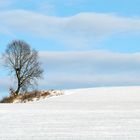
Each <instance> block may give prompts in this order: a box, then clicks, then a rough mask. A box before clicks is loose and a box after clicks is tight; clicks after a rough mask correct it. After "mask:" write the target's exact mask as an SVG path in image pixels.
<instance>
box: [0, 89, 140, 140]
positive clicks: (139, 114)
mask: <svg viewBox="0 0 140 140" xmlns="http://www.w3.org/2000/svg"><path fill="white" fill-rule="evenodd" d="M0 140H140V87H138V86H137V87H104V88H89V89H72V90H65V91H64V95H61V96H54V97H50V98H47V99H43V100H40V101H35V102H32V103H31V102H30V103H26V104H20V103H18V104H1V105H0Z"/></svg>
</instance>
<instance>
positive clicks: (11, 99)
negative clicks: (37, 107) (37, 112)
mask: <svg viewBox="0 0 140 140" xmlns="http://www.w3.org/2000/svg"><path fill="white" fill-rule="evenodd" d="M59 95H63V92H62V91H55V90H48V91H37V90H35V91H32V92H27V93H24V94H19V95H15V94H11V95H10V96H8V97H4V98H3V99H2V100H0V103H26V102H31V101H37V100H40V99H45V98H47V97H51V96H59Z"/></svg>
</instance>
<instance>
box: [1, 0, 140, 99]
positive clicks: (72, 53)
mask: <svg viewBox="0 0 140 140" xmlns="http://www.w3.org/2000/svg"><path fill="white" fill-rule="evenodd" d="M139 5H140V1H139V0H133V1H131V0H114V1H111V0H67V1H66V0H39V1H38V0H24V1H22V2H21V1H20V0H0V21H1V22H0V42H1V43H0V54H2V53H3V52H4V50H5V49H6V46H7V44H8V43H10V42H11V41H12V40H14V39H21V40H24V41H26V42H27V43H28V44H30V46H31V47H32V48H35V49H36V50H38V51H39V55H40V61H41V62H42V67H43V69H44V70H45V73H44V78H43V79H42V80H41V81H39V85H38V88H39V89H50V88H51V89H65V88H86V87H95V86H128V85H140V62H139V60H140V9H139ZM0 65H1V66H0V92H1V93H2V94H1V95H2V96H4V94H6V93H8V88H9V86H13V85H15V84H16V83H15V82H14V81H13V79H12V78H9V75H7V71H5V69H4V68H3V67H2V59H1V61H0Z"/></svg>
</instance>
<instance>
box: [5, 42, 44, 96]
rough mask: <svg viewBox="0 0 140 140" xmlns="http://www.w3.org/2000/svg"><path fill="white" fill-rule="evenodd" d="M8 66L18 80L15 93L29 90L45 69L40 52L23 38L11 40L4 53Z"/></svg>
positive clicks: (6, 65)
mask: <svg viewBox="0 0 140 140" xmlns="http://www.w3.org/2000/svg"><path fill="white" fill-rule="evenodd" d="M3 58H4V61H5V67H7V68H8V69H9V70H10V72H11V73H12V74H14V77H15V78H16V80H17V89H16V90H15V94H16V95H18V94H19V92H20V91H21V90H22V91H25V90H27V89H28V88H29V87H30V86H32V85H34V84H35V83H36V82H37V79H38V78H41V76H42V73H43V70H42V69H41V66H40V62H39V61H38V52H37V51H36V50H32V49H31V48H30V46H29V45H28V44H27V43H26V42H24V41H21V40H15V41H13V42H11V43H10V44H9V45H8V46H7V49H6V50H5V53H4V54H3Z"/></svg>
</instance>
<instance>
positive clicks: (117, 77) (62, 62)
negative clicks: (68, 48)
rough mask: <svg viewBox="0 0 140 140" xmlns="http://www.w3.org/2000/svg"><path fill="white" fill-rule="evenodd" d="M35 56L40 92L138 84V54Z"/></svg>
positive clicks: (3, 83) (4, 83) (5, 84)
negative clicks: (40, 72)
mask: <svg viewBox="0 0 140 140" xmlns="http://www.w3.org/2000/svg"><path fill="white" fill-rule="evenodd" d="M39 55H40V60H41V62H42V64H43V68H44V70H45V74H44V79H43V80H40V81H39V88H40V89H47V88H78V87H92V86H113V85H114V86H118V85H139V83H140V53H113V52H107V51H91V52H89V51H87V52H40V53H39ZM3 79H5V80H4V81H3ZM10 81H11V80H9V79H7V78H4V76H3V78H1V79H0V90H1V89H2V88H3V87H5V88H6V87H7V88H8V87H9V85H10V84H9V82H10ZM11 85H13V83H11Z"/></svg>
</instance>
